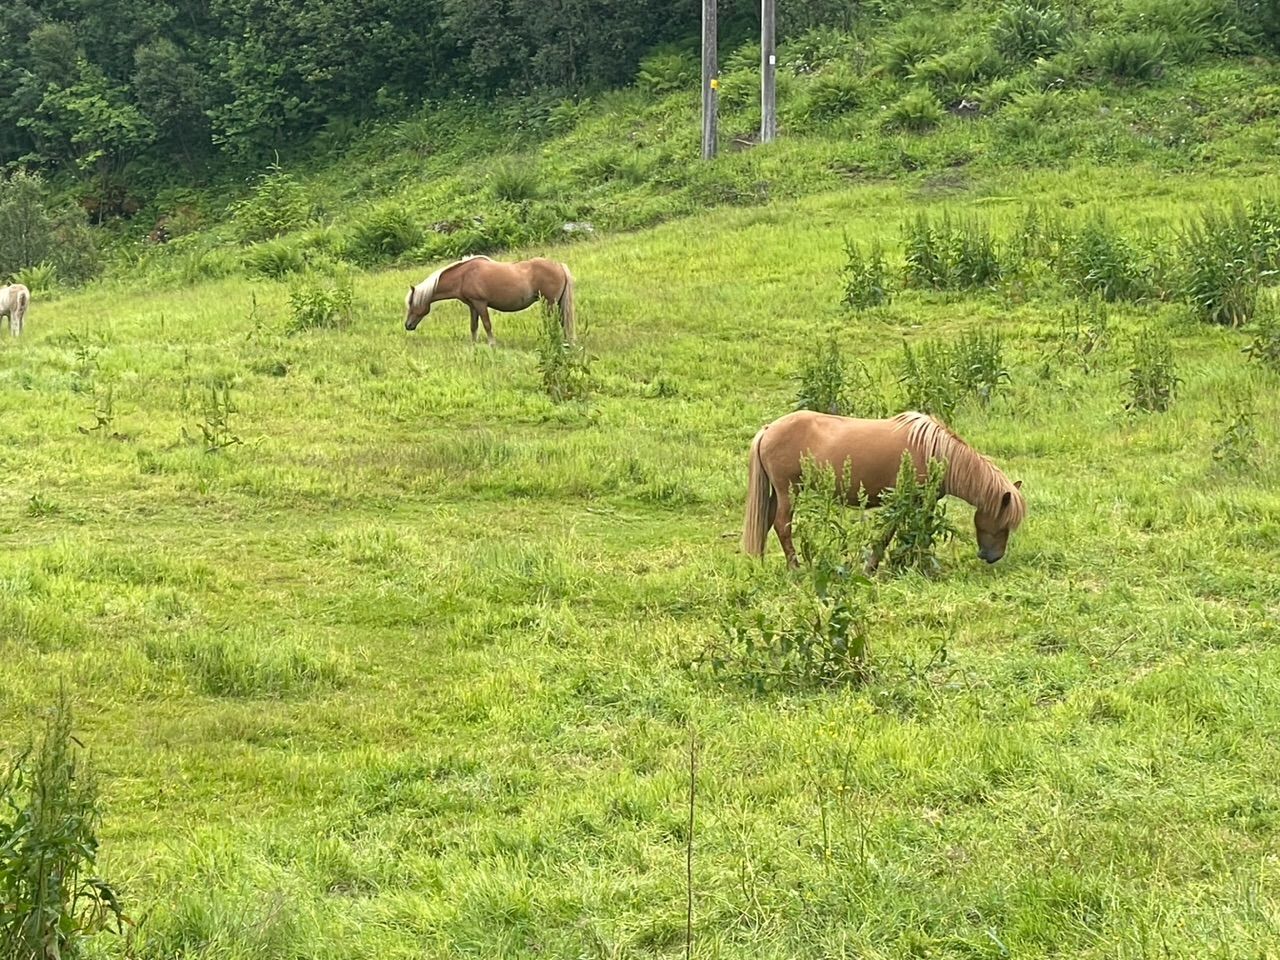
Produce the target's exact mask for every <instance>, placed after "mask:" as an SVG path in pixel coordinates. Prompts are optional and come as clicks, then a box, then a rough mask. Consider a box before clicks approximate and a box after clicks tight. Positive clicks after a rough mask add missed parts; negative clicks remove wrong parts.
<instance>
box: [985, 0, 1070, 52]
mask: <svg viewBox="0 0 1280 960" xmlns="http://www.w3.org/2000/svg"><path fill="white" fill-rule="evenodd" d="M992 39H993V41H994V42H995V46H996V49H997V50H998V51H1000V54H1001V55H1002V56H1004V57H1005V58H1006V59H1009V60H1012V61H1015V62H1017V63H1030V62H1031V61H1032V60H1035V59H1037V58H1040V57H1049V56H1052V55H1053V54H1054V53H1057V52H1058V51H1059V50H1060V49H1062V47H1063V45H1064V44H1065V43H1066V41H1067V21H1066V19H1065V18H1064V17H1063V16H1062V14H1061V13H1059V12H1058V11H1057V10H1055V9H1054V8H1053V7H1051V6H1049V5H1047V4H1046V5H1042V6H1037V5H1034V4H1030V3H1020V4H1012V5H1010V6H1007V7H1005V8H1004V9H1003V10H1001V11H1000V15H999V17H997V18H996V23H995V26H994V28H993V29H992Z"/></svg>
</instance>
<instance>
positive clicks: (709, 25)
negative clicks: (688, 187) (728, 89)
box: [702, 0, 720, 160]
mask: <svg viewBox="0 0 1280 960" xmlns="http://www.w3.org/2000/svg"><path fill="white" fill-rule="evenodd" d="M716 69H717V68H716V0H702V159H704V160H710V159H711V158H712V157H714V156H715V155H716V111H717V107H718V106H719V94H718V93H717V89H718V88H719V86H720V81H719V79H718V78H717V77H716Z"/></svg>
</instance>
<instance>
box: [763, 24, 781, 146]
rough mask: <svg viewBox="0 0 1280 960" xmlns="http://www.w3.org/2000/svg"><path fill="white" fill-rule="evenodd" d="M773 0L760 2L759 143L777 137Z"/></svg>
mask: <svg viewBox="0 0 1280 960" xmlns="http://www.w3.org/2000/svg"><path fill="white" fill-rule="evenodd" d="M776 25H777V11H776V9H775V0H760V142H761V143H772V142H773V138H774V137H776V136H777V135H778V92H777V85H776V82H775V81H776V78H777V70H778V52H777V43H776V39H775V28H776Z"/></svg>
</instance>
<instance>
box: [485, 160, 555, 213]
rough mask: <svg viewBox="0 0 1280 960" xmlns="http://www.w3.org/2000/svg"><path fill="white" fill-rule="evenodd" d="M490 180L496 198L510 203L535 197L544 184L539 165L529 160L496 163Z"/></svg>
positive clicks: (490, 187) (490, 189)
mask: <svg viewBox="0 0 1280 960" xmlns="http://www.w3.org/2000/svg"><path fill="white" fill-rule="evenodd" d="M488 182H489V192H490V193H491V194H492V195H493V196H494V198H495V199H497V200H506V201H508V202H509V203H518V202H520V201H522V200H533V199H535V198H536V197H537V196H538V194H539V192H541V186H542V184H541V181H540V179H539V176H538V168H537V165H536V164H535V163H532V162H531V161H529V160H523V161H522V160H515V159H508V160H505V161H503V162H501V163H498V164H496V165H495V166H494V168H493V171H492V172H491V173H490V174H489V178H488Z"/></svg>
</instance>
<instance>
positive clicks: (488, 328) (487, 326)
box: [480, 304, 498, 347]
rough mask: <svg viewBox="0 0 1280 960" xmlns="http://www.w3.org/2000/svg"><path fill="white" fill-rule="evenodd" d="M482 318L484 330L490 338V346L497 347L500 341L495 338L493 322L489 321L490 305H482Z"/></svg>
mask: <svg viewBox="0 0 1280 960" xmlns="http://www.w3.org/2000/svg"><path fill="white" fill-rule="evenodd" d="M480 320H481V322H482V323H484V332H485V334H486V335H487V336H488V338H489V346H491V347H496V346H497V345H498V341H497V340H495V339H494V338H493V324H491V323H490V322H489V305H488V304H481V305H480Z"/></svg>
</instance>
